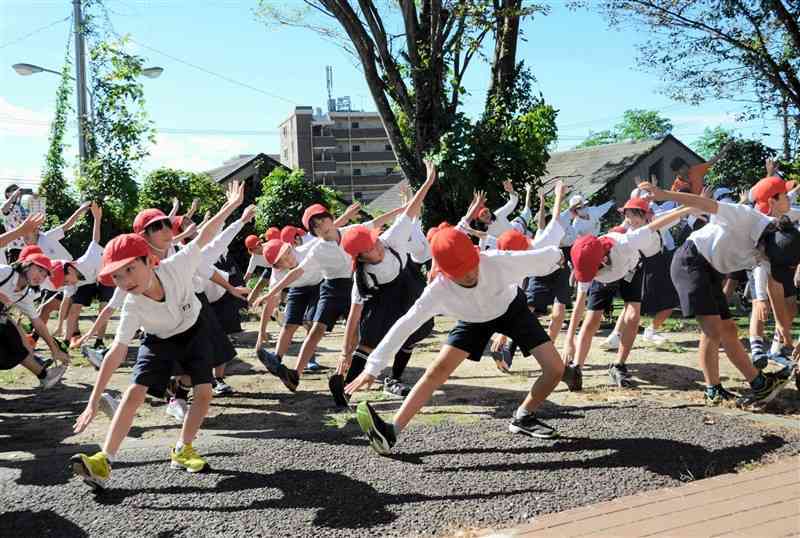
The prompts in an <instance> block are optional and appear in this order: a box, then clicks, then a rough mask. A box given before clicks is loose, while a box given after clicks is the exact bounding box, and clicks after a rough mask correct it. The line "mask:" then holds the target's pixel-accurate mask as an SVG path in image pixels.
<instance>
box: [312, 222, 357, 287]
mask: <svg viewBox="0 0 800 538" xmlns="http://www.w3.org/2000/svg"><path fill="white" fill-rule="evenodd" d="M364 225H365V226H370V225H371V223H365V224H364ZM355 226H359V225H358V224H351V225H350V226H344V227H342V228H339V230H338V232H339V241H341V239H342V235H344V233H345V232H346V231H347V230H349V229H350V228H354V227H355ZM300 267H302V268H303V271H319V272H320V273H321V274H322V277H323V278H325V279H327V280H333V279H336V278H350V277H352V276H353V259H352V258H351V257H350V255H349V254H348V253H347V252H345V251H344V249H343V248H342V247H341V245H340V244H339V242H338V241H322V240H319V241H316V242H314V243H312V247H311V250H310V251H309V253H308V255H307V256H306V257H305V258H304V259H303V261H302V262H301V263H300Z"/></svg>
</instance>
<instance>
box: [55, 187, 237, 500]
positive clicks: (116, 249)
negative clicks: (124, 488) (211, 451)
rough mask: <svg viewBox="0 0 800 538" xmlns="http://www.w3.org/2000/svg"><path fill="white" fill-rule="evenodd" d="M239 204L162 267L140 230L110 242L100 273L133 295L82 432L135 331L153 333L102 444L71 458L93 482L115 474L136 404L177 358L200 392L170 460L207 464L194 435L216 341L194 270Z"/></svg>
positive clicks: (184, 465) (187, 465)
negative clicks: (195, 445)
mask: <svg viewBox="0 0 800 538" xmlns="http://www.w3.org/2000/svg"><path fill="white" fill-rule="evenodd" d="M237 201H238V203H237ZM239 203H241V199H240V198H237V199H233V198H232V197H229V199H228V202H226V203H225V205H223V207H222V209H221V210H220V211H219V213H217V214H216V215H215V216H214V217H213V218H211V219H210V220H209V221H208V222H207V223H206V224H205V225H204V226H203V227H201V228H200V230H199V231H198V235H197V237H196V238H195V239H194V240H193V241H192V242H191V243H189V244H188V245H187V246H186V247H185V248H183V249H182V250H181V251H180V252H178V253H177V254H175V255H173V256H171V257H169V258H167V259H165V260H163V261H162V262H161V263H160V264H159V265H158V266H157V267H156V266H155V263H154V260H153V256H152V255H151V246H150V245H148V242H147V240H146V239H145V238H144V236H142V235H140V234H126V235H120V236H117V237H115V238H114V239H112V240H111V241H110V242H109V243H108V245H106V249H105V251H104V253H103V268H102V269H101V271H100V273H99V274H98V278H99V279H100V281H101V282H105V283H108V284H111V283H113V284H114V285H116V286H117V287H119V288H121V289H123V290H125V291H126V292H127V294H128V295H127V297H126V298H125V302H124V304H123V306H122V312H121V315H120V323H119V326H118V327H117V334H116V337H115V339H114V343H113V344H112V345H111V348H110V349H109V351H108V353H107V354H106V357H105V359H104V360H103V363H102V365H101V367H100V371H99V373H98V376H97V381H96V383H95V386H94V389H93V390H92V395H91V397H90V399H89V402H88V403H87V405H86V409H85V410H84V412H83V413H82V414H81V416H80V417H78V420H77V422H76V424H75V432H76V433H80V432H82V431H83V430H84V429H85V428H86V427H87V426H88V425H89V423H90V422H91V421H92V420H93V419H94V417H95V415H96V413H97V409H98V405H99V401H100V398H101V395H102V393H103V391H104V390H105V388H106V385H107V384H108V381H109V379H110V378H111V375H112V373H113V372H114V370H116V369H117V367H119V365H120V364H121V363H122V361H123V360H124V358H125V357H126V355H127V351H128V346H129V344H130V342H131V340H132V339H133V337H134V334H135V333H136V331H137V330H138V329H139V328H140V327H141V328H142V329H143V330H144V332H145V333H146V336H145V338H144V339H143V341H142V343H141V345H140V347H139V351H138V354H137V358H136V365H135V366H134V369H133V383H132V385H131V386H130V387H129V388H128V390H127V391H126V392H125V395H124V397H123V400H122V403H121V404H120V406H119V408H118V409H117V412H116V414H115V415H114V419H113V420H112V422H111V429H110V430H109V432H108V435H107V436H106V440H105V443H104V444H103V450H102V451H101V452H98V453H96V454H94V455H92V456H89V455H87V454H76V455H75V456H73V457H72V459H71V461H72V469H73V472H74V473H75V474H76V475H77V476H79V477H81V478H82V479H83V480H84V482H86V483H87V484H89V485H90V486H92V487H93V488H103V487H104V485H105V483H106V482H107V481H108V479H109V478H110V475H111V462H112V461H113V459H114V457H115V456H116V453H117V450H118V449H119V447H120V445H121V444H122V441H123V440H124V439H125V437H126V436H127V434H128V431H129V430H130V427H131V425H132V423H133V419H134V417H135V415H136V410H137V409H138V408H139V406H140V405H141V404H142V403H143V402H144V399H145V395H146V394H147V391H148V387H151V386H161V385H166V383H167V381H168V380H169V377H170V376H171V375H172V373H173V369H174V367H175V365H176V363H177V364H180V366H181V368H182V369H183V371H184V372H185V373H187V374H188V375H190V376H191V380H192V383H193V384H194V398H193V400H192V405H191V408H190V410H189V412H188V413H187V415H186V417H185V419H184V421H183V428H182V430H181V436H180V439H179V441H178V442H177V444H176V446H175V449H174V450H173V451H172V453H171V461H172V462H171V466H172V467H173V468H180V469H186V470H187V471H189V472H198V471H201V470H202V469H204V468H205V466H206V462H205V460H204V459H203V458H202V457H201V456H200V455H199V454H197V452H195V450H194V449H193V448H192V441H193V440H194V439H195V437H196V434H197V431H198V430H199V428H200V425H201V424H202V422H203V419H204V418H205V416H206V414H207V412H208V407H209V403H210V401H211V397H212V394H211V379H212V374H211V365H212V362H211V361H212V357H211V356H210V354H211V350H212V349H213V345H212V344H211V342H209V334H208V331H207V330H206V327H205V321H204V318H203V317H202V316H201V304H200V301H199V299H198V298H197V296H196V294H195V283H194V278H193V276H194V274H195V273H196V272H197V270H198V269H199V268H200V265H201V264H202V262H203V255H202V252H201V249H202V248H203V247H204V246H206V245H207V244H208V243H209V242H210V241H211V240H212V239H213V238H214V236H215V235H216V233H217V231H218V230H219V229H220V227H221V226H222V224H223V223H224V222H225V219H226V218H227V217H228V215H230V214H231V213H232V212H233V210H234V209H235V208H236V207H237V206H238V205H239Z"/></svg>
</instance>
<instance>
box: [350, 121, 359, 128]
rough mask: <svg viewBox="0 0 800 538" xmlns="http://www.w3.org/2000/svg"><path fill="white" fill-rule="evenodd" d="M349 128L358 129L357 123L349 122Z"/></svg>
mask: <svg viewBox="0 0 800 538" xmlns="http://www.w3.org/2000/svg"><path fill="white" fill-rule="evenodd" d="M350 128H351V129H358V122H357V121H351V122H350Z"/></svg>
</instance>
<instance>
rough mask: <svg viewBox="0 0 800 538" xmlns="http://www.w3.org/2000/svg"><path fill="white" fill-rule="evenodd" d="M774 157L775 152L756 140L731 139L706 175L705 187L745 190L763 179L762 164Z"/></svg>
mask: <svg viewBox="0 0 800 538" xmlns="http://www.w3.org/2000/svg"><path fill="white" fill-rule="evenodd" d="M773 157H775V150H774V149H772V148H770V147H767V146H765V145H764V144H762V143H761V142H759V141H758V140H746V139H743V138H733V139H732V145H731V147H730V149H729V150H728V151H727V152H726V153H725V156H724V157H723V158H721V159H720V160H719V161H718V162H717V163H716V164H715V165H714V166H713V167H711V170H709V172H708V174H707V175H706V178H705V181H706V185H709V186H711V187H721V186H725V187H729V188H731V189H734V190H736V191H742V190H747V189H749V188H750V187H752V186H753V185H755V184H756V183H757V182H758V180H760V179H761V178H763V177H764V175H765V173H766V170H765V168H764V164H765V162H766V160H767V159H768V158H773Z"/></svg>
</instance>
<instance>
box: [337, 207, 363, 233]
mask: <svg viewBox="0 0 800 538" xmlns="http://www.w3.org/2000/svg"><path fill="white" fill-rule="evenodd" d="M359 211H361V204H360V203H358V202H354V203H352V204H350V206H348V208H347V209H345V210H344V213H342V214H341V215H339V217H338V218H335V219H333V225H334V226H336V227H337V228H338V227H341V226H345V225H346V224H348V223H349V222H350V221H351V220H353V219H354V218H356V215H358V213H359Z"/></svg>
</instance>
